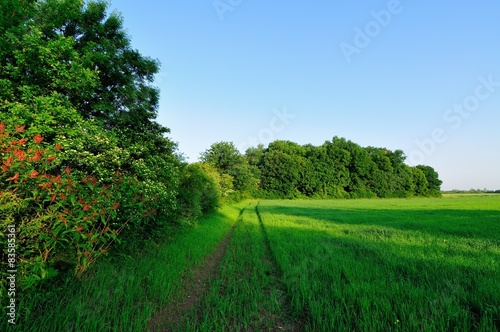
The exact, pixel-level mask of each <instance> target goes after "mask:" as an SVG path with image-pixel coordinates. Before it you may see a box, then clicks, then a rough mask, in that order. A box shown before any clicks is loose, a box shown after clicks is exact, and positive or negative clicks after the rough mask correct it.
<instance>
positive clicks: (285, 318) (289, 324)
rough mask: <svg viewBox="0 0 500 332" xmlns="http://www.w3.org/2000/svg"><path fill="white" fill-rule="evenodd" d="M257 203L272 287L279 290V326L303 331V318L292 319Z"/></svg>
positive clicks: (281, 277)
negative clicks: (270, 267)
mask: <svg viewBox="0 0 500 332" xmlns="http://www.w3.org/2000/svg"><path fill="white" fill-rule="evenodd" d="M259 204H260V202H258V203H257V205H256V206H255V213H256V214H257V217H258V219H259V225H260V230H261V232H262V233H263V237H264V246H265V250H266V256H267V257H268V260H269V262H270V264H271V266H272V271H271V276H272V277H273V279H274V281H275V282H274V287H275V288H276V289H277V291H279V292H280V294H281V298H280V303H279V304H280V307H281V309H282V310H281V312H282V315H281V317H280V326H281V329H280V330H281V331H292V332H295V331H296V332H298V331H304V329H305V320H304V319H302V318H300V319H294V318H293V317H292V308H291V302H290V298H289V296H288V294H287V291H286V287H285V285H284V284H283V282H282V280H283V271H282V270H281V269H280V267H279V265H278V263H277V260H276V257H275V255H274V254H273V251H272V249H271V244H270V243H269V237H268V234H267V231H266V228H265V226H264V223H263V221H262V216H261V215H260V212H259Z"/></svg>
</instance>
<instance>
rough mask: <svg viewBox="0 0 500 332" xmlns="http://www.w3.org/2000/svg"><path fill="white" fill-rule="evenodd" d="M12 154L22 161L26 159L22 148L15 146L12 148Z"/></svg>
mask: <svg viewBox="0 0 500 332" xmlns="http://www.w3.org/2000/svg"><path fill="white" fill-rule="evenodd" d="M14 156H16V157H17V159H19V160H21V161H23V160H25V159H26V155H25V154H24V151H23V150H19V149H17V148H14Z"/></svg>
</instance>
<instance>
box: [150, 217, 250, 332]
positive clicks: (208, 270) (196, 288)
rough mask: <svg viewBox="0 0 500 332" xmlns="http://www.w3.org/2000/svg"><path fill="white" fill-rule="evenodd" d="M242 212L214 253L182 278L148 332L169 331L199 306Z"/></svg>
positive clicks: (152, 321)
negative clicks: (168, 303) (172, 298)
mask: <svg viewBox="0 0 500 332" xmlns="http://www.w3.org/2000/svg"><path fill="white" fill-rule="evenodd" d="M244 210H245V208H243V209H242V210H241V211H240V214H239V216H238V219H237V220H236V221H235V223H234V224H233V226H231V228H230V229H229V231H228V232H227V233H226V235H224V237H223V238H222V240H221V242H220V243H219V245H218V246H217V248H216V249H215V252H214V253H213V254H211V255H210V256H208V257H207V258H206V259H205V261H204V262H203V263H201V264H200V265H198V266H197V267H196V268H195V269H194V270H193V271H192V273H191V274H190V275H189V276H186V277H184V278H183V279H184V280H183V282H182V289H181V291H180V292H179V293H178V294H177V295H176V296H175V299H174V301H172V303H171V304H170V305H169V306H168V307H166V308H165V309H164V310H161V311H160V312H158V313H157V314H156V315H155V316H153V317H151V319H150V321H149V323H148V331H170V328H167V326H177V325H178V324H179V323H181V321H182V319H183V317H184V316H185V315H186V313H188V312H190V311H191V310H192V309H194V308H196V307H197V306H199V305H200V302H201V298H202V296H203V295H204V294H205V293H206V292H207V291H208V289H209V288H210V283H209V281H210V280H212V279H213V278H215V277H216V276H217V274H218V272H219V266H220V264H221V261H222V258H223V257H224V255H225V253H226V250H227V247H228V245H229V242H230V240H231V235H232V233H233V231H234V229H235V227H236V225H237V224H238V222H239V221H240V220H241V215H242V213H243V211H244Z"/></svg>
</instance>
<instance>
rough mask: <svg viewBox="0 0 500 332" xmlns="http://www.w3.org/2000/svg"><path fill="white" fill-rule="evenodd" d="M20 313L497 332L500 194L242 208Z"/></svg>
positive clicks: (113, 323) (201, 324)
mask: <svg viewBox="0 0 500 332" xmlns="http://www.w3.org/2000/svg"><path fill="white" fill-rule="evenodd" d="M224 235H225V236H224ZM223 238H224V239H225V240H223ZM221 241H222V242H225V243H226V244H225V246H224V248H222V249H221V246H220V245H219V247H217V243H220V242H221ZM216 247H217V248H216ZM214 252H215V253H217V252H219V255H220V259H218V260H211V259H210V258H211V257H212V256H214ZM206 262H211V263H210V264H208V263H206ZM200 267H201V269H200ZM200 270H201V271H200ZM204 270H207V271H208V270H210V273H203V271H204ZM205 272H206V271H205ZM193 285H194V286H193ZM176 303H177V304H178V303H187V305H181V306H179V305H178V306H177V308H174V309H172V308H171V307H172V306H174V307H175V304H176ZM20 306H21V307H24V310H25V314H26V316H25V319H26V320H25V321H24V322H20V324H23V325H24V327H26V328H28V329H27V330H29V331H31V330H33V331H37V330H39V331H56V330H61V331H62V330H68V331H140V330H141V329H142V330H144V331H148V330H158V331H165V330H175V331H498V330H500V196H494V195H492V196H456V195H455V196H449V197H445V198H420V199H367V200H264V201H260V202H258V201H251V202H248V201H247V202H242V203H240V204H238V205H236V206H227V207H225V208H224V209H223V210H221V211H220V212H219V213H218V214H217V215H215V216H213V217H211V218H209V219H207V220H205V221H203V222H201V223H200V224H198V225H197V226H196V227H195V228H194V229H190V230H187V231H186V232H184V233H182V234H180V235H177V236H174V237H173V238H172V239H170V240H169V243H166V244H164V245H159V246H158V247H155V248H153V250H150V251H146V254H145V255H142V256H140V257H131V258H130V259H126V260H124V261H123V262H121V263H120V265H118V266H117V265H116V263H115V264H114V265H113V264H109V263H105V262H104V263H102V264H99V265H98V268H97V269H96V270H95V271H94V272H92V273H91V274H89V275H88V276H87V277H86V278H85V279H84V280H82V282H81V283H79V284H77V285H76V286H72V287H70V288H69V289H67V290H64V295H61V296H60V297H58V298H52V299H51V300H50V301H48V302H47V301H46V302H38V303H37V301H31V302H28V300H27V302H25V303H21V304H20ZM118 308H119V309H118ZM172 313H175V315H176V318H174V317H173V316H172ZM21 326H22V325H20V326H19V327H21ZM25 330H26V329H25Z"/></svg>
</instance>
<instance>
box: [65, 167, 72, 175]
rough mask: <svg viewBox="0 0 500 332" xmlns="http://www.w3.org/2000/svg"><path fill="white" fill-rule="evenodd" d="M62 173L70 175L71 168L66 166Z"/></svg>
mask: <svg viewBox="0 0 500 332" xmlns="http://www.w3.org/2000/svg"><path fill="white" fill-rule="evenodd" d="M64 173H66V174H68V175H69V173H71V168H70V167H69V166H66V169H65V170H64Z"/></svg>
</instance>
